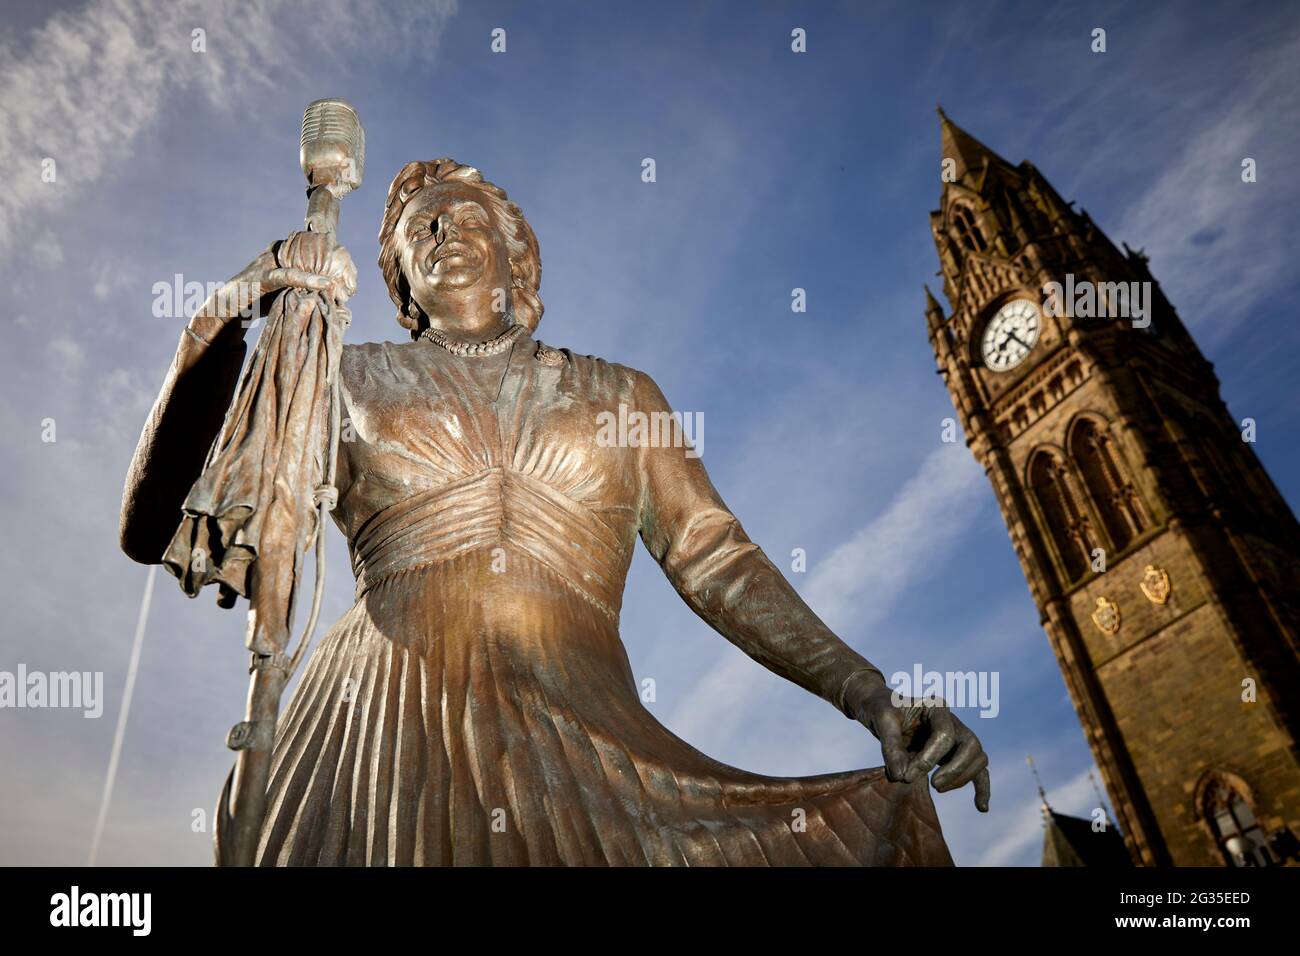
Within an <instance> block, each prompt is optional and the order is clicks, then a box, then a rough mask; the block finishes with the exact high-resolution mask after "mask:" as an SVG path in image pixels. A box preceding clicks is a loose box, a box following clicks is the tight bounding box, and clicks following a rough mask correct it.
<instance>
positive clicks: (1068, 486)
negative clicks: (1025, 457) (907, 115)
mask: <svg viewBox="0 0 1300 956" xmlns="http://www.w3.org/2000/svg"><path fill="white" fill-rule="evenodd" d="M1029 487H1030V489H1031V490H1032V491H1033V495H1034V500H1035V501H1037V503H1038V509H1039V511H1040V512H1041V513H1042V516H1043V521H1044V523H1045V524H1046V528H1045V529H1044V531H1045V532H1046V533H1047V537H1048V538H1049V539H1050V540H1051V542H1052V544H1053V546H1054V547H1055V548H1056V553H1057V555H1058V556H1059V557H1060V561H1061V565H1062V566H1063V567H1064V569H1065V575H1066V579H1067V581H1075V580H1077V579H1078V578H1080V577H1082V576H1083V573H1084V572H1085V571H1086V570H1087V569H1088V567H1089V566H1090V562H1091V559H1092V551H1093V548H1094V547H1096V540H1095V538H1094V535H1093V532H1092V528H1091V526H1090V524H1089V522H1088V515H1087V512H1086V511H1085V510H1084V508H1083V504H1082V502H1081V501H1080V500H1079V495H1078V492H1077V490H1076V489H1075V484H1074V479H1073V477H1072V476H1071V475H1070V471H1069V468H1068V467H1067V466H1066V464H1065V461H1064V460H1063V459H1062V458H1061V457H1060V456H1059V455H1056V454H1054V453H1052V452H1050V451H1046V450H1044V451H1039V452H1037V453H1035V455H1034V457H1033V460H1032V461H1031V462H1030V464H1029Z"/></svg>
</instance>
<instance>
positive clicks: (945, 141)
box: [936, 106, 1010, 179]
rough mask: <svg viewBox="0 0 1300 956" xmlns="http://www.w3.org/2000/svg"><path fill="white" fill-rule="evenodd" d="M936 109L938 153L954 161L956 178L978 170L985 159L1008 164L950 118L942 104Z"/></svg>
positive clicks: (990, 161)
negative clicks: (937, 112)
mask: <svg viewBox="0 0 1300 956" xmlns="http://www.w3.org/2000/svg"><path fill="white" fill-rule="evenodd" d="M936 109H937V110H938V111H939V154H940V155H941V156H942V157H943V158H944V159H952V160H953V161H955V162H956V164H957V168H956V171H955V172H956V175H957V178H958V179H961V177H962V176H964V175H966V173H967V172H978V171H979V170H980V169H982V168H983V166H984V161H985V160H986V159H987V160H988V161H989V163H1001V164H1002V165H1004V166H1009V165H1010V163H1008V162H1007V161H1006V160H1005V159H1003V158H1002V157H1001V156H999V155H998V154H997V153H995V152H993V150H991V149H989V148H988V147H987V146H985V145H984V144H983V143H981V142H980V141H979V140H977V139H976V138H975V137H974V136H972V135H970V133H968V132H966V131H965V130H964V129H962V128H961V127H960V126H958V125H957V124H956V123H954V122H953V121H952V120H950V119H949V118H948V114H947V113H945V112H944V111H943V107H942V106H938V107H936Z"/></svg>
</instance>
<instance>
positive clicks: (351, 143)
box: [216, 99, 366, 866]
mask: <svg viewBox="0 0 1300 956" xmlns="http://www.w3.org/2000/svg"><path fill="white" fill-rule="evenodd" d="M365 145H366V141H365V132H364V130H363V129H362V127H361V121H360V119H359V118H358V117H357V113H356V110H354V109H353V108H352V106H351V105H349V104H348V103H347V102H345V101H344V100H339V99H323V100H316V101H315V102H313V103H311V104H310V105H308V107H307V109H306V111H305V112H304V113H303V118H302V140H301V150H300V154H299V160H300V163H301V165H302V171H303V174H304V175H306V177H307V184H308V185H307V190H308V192H307V195H308V199H307V215H306V226H307V231H308V232H314V233H328V234H329V235H331V236H332V235H334V234H335V233H336V231H337V228H338V219H339V200H340V199H342V198H343V197H344V196H346V195H347V194H348V193H350V192H351V191H352V190H353V189H355V188H357V187H358V186H360V185H361V180H362V177H363V175H364V173H365ZM287 294H288V290H285V291H282V292H281V293H280V296H281V301H282V303H283V301H284V299H283V297H284V296H286V295H287ZM320 308H321V312H320V319H321V320H322V321H323V322H324V323H326V325H331V324H333V325H336V326H343V327H345V326H346V324H347V322H348V321H349V319H350V314H349V313H348V312H347V308H346V306H345V305H343V304H342V303H339V302H335V301H334V300H333V299H332V298H331V297H330V296H329V295H326V294H322V295H321V305H320ZM273 311H274V309H273ZM270 331H271V325H270V323H268V325H267V327H266V328H265V329H264V330H263V332H262V335H263V336H268V335H270ZM339 334H341V333H339ZM327 337H328V336H326V335H322V336H321V338H320V340H319V341H320V342H321V345H320V347H321V348H322V349H326V348H327V346H326V344H325V342H326V339H327ZM335 341H336V342H338V343H339V344H340V345H341V340H339V339H337V338H336V339H335ZM259 344H260V343H259ZM338 360H339V356H338V350H337V349H335V350H334V351H333V353H332V354H330V353H329V352H328V351H327V354H326V355H325V363H326V368H327V373H326V386H325V387H326V388H327V389H328V392H329V428H328V431H327V445H326V447H325V448H323V449H320V452H321V454H322V458H323V460H324V462H325V464H324V468H323V474H322V476H321V482H320V484H319V485H317V486H316V487H315V489H314V491H313V495H312V506H313V509H314V513H312V512H310V511H309V512H308V514H310V515H311V517H310V518H309V517H308V515H307V514H304V515H301V516H299V518H298V520H300V521H302V522H305V521H309V520H310V521H312V522H313V528H312V531H311V537H313V538H314V543H315V558H316V581H315V587H314V589H313V592H312V604H311V610H310V613H309V614H308V617H307V624H306V626H305V628H304V630H303V635H302V638H301V639H300V641H299V644H298V648H297V650H296V651H295V652H294V653H293V656H292V657H289V656H287V655H286V654H285V653H284V651H285V650H287V636H288V635H287V632H286V633H285V635H284V639H283V640H281V639H279V638H274V639H268V638H267V637H265V636H261V637H260V639H259V640H254V639H253V637H250V646H254V645H255V647H254V654H253V660H252V665H251V667H250V678H249V690H248V702H247V710H246V715H245V719H244V720H243V721H241V722H240V723H238V724H236V725H235V726H234V727H233V728H232V729H231V731H230V734H229V736H228V738H227V741H226V744H227V746H228V747H230V748H231V749H232V750H234V751H236V753H237V754H238V756H237V758H236V761H235V768H234V770H233V771H232V772H231V774H230V776H229V777H228V778H227V780H226V785H225V788H224V789H223V790H222V793H221V799H220V802H219V803H218V807H217V820H216V829H217V854H218V859H217V862H218V863H219V864H221V865H224V866H252V865H254V863H255V862H256V857H257V847H258V843H259V840H260V837H261V830H262V823H263V820H264V819H265V816H266V799H267V783H268V780H269V778H270V770H271V754H272V747H273V745H274V742H275V728H276V723H277V721H278V720H279V713H280V698H281V696H282V695H283V693H284V689H285V687H286V686H287V685H288V683H289V679H290V678H291V677H292V676H293V673H294V671H295V670H296V669H297V667H298V664H299V663H300V662H301V660H302V657H303V654H304V652H305V651H306V649H307V647H308V646H309V645H310V643H311V636H312V632H313V631H314V630H315V627H316V621H317V618H318V617H319V615H320V605H321V597H322V595H323V593H324V588H325V518H326V515H327V514H328V513H329V512H330V511H332V510H333V509H334V506H335V504H336V503H337V501H338V492H337V490H336V489H335V488H334V473H335V466H336V464H337V456H338V438H339V424H340V423H339V414H340V401H339V372H338ZM276 557H277V559H279V560H283V555H282V554H277V556H276ZM263 562H264V556H263V555H261V554H259V556H258V563H259V564H260V563H263ZM256 570H257V571H258V572H259V573H258V575H257V581H258V583H257V584H256V585H254V592H253V593H252V594H251V595H250V599H251V601H252V610H250V612H249V620H250V634H257V635H264V634H271V633H276V632H278V631H279V630H281V628H279V627H278V626H277V625H275V624H274V622H270V623H268V622H266V621H259V620H258V615H259V610H261V611H263V612H264V611H265V609H266V607H268V606H272V605H274V604H275V600H268V599H267V598H265V597H264V596H263V595H260V594H258V593H257V591H258V590H259V589H261V588H269V589H274V588H277V587H280V588H283V587H284V584H283V582H284V580H285V578H284V575H283V574H277V573H276V569H263V568H257V569H256ZM296 587H297V578H296V574H295V575H292V576H290V583H289V585H288V589H289V591H290V595H289V597H288V601H287V606H288V607H290V608H291V607H292V591H293V590H294V589H295V588H296ZM274 597H275V598H276V599H278V598H282V597H283V595H278V596H274ZM267 616H268V615H265V614H264V613H263V617H267ZM259 628H264V629H265V631H259V630H258V629H259ZM268 640H270V643H271V644H272V648H270V650H271V652H270V653H266V651H267V650H268V648H267V647H265V646H263V645H264V644H265V643H267V641H268Z"/></svg>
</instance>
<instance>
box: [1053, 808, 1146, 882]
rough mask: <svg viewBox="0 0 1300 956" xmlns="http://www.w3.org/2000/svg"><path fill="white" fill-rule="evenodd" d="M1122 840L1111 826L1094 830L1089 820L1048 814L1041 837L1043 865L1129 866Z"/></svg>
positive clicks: (1102, 867) (1101, 867) (1054, 813)
mask: <svg viewBox="0 0 1300 956" xmlns="http://www.w3.org/2000/svg"><path fill="white" fill-rule="evenodd" d="M1132 865H1133V861H1132V859H1131V858H1130V857H1129V855H1128V849H1127V848H1126V847H1125V846H1124V839H1123V837H1121V836H1120V835H1119V830H1118V829H1117V828H1116V827H1115V826H1114V825H1113V824H1112V825H1110V826H1107V827H1106V829H1105V830H1101V831H1094V830H1093V828H1092V821H1091V820H1081V819H1079V818H1078V817H1067V816H1066V815H1065V814H1063V813H1057V812H1055V811H1054V810H1053V811H1048V812H1047V832H1046V833H1045V834H1044V835H1043V866H1091V867H1095V868H1097V869H1107V868H1110V869H1115V868H1117V867H1128V866H1132Z"/></svg>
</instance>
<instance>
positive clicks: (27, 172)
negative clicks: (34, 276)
mask: <svg viewBox="0 0 1300 956" xmlns="http://www.w3.org/2000/svg"><path fill="white" fill-rule="evenodd" d="M455 9H456V4H455V0H436V2H433V3H400V4H390V5H384V6H377V7H371V8H370V9H369V10H368V11H366V12H365V14H364V15H362V14H360V13H359V12H358V11H357V10H356V9H355V4H353V3H349V2H346V0H315V2H307V0H278V2H277V0H264V2H260V3H246V2H241V0H174V2H169V3H159V4H151V3H145V2H142V0H91V2H90V3H88V4H86V6H85V7H83V8H81V9H79V10H76V11H75V12H73V11H67V12H60V13H55V14H54V15H52V16H51V17H50V19H49V20H48V22H46V23H45V25H44V26H42V27H41V28H39V29H38V30H36V31H35V33H34V35H32V36H21V37H13V38H10V39H9V40H8V41H7V42H6V43H5V44H4V45H3V47H0V62H3V63H4V64H5V69H4V70H3V71H2V72H0V166H3V167H4V168H5V169H6V170H8V171H9V176H8V179H7V182H6V188H5V189H4V190H2V191H0V248H4V247H5V246H7V245H9V244H10V243H11V242H13V241H14V240H15V238H17V237H18V236H19V235H20V234H21V233H22V231H23V229H22V223H23V222H24V220H25V217H26V216H27V214H28V213H30V212H31V211H32V210H33V209H40V208H48V207H50V206H53V205H55V204H57V203H59V202H65V201H67V200H68V198H69V197H70V196H71V195H83V194H84V190H85V189H87V188H88V187H90V186H93V185H94V184H95V183H97V182H98V181H99V180H100V179H101V178H102V177H104V176H105V175H108V174H110V173H111V172H112V170H113V169H114V167H115V166H117V165H118V164H120V163H122V162H124V161H126V160H128V159H129V158H130V157H131V156H132V155H133V153H134V151H135V150H136V149H137V148H138V141H139V140H140V138H141V137H142V136H143V135H145V134H146V133H147V132H148V131H150V130H151V129H153V128H154V126H155V125H156V123H157V121H158V117H159V114H160V113H161V111H162V109H163V107H164V106H165V105H166V104H167V103H168V101H169V100H172V99H174V98H175V97H176V95H177V94H179V93H182V92H186V91H190V90H192V91H196V92H198V93H199V94H200V95H201V96H202V97H203V98H204V99H205V100H206V101H207V102H208V103H210V104H211V105H212V106H214V107H218V108H223V109H229V108H231V107H232V106H234V105H235V104H240V103H245V102H247V100H248V97H249V93H250V92H251V91H252V90H253V89H255V88H259V87H260V88H271V87H272V85H273V81H274V79H275V78H276V77H277V76H283V75H285V74H292V73H293V72H295V70H297V69H298V67H297V66H296V65H295V64H296V63H297V61H296V59H295V58H296V57H298V56H303V55H318V54H320V53H321V52H323V51H329V54H330V55H331V56H335V57H338V59H339V62H340V65H341V68H342V66H343V65H344V64H346V59H345V58H344V57H343V56H341V55H340V54H341V53H342V52H343V51H344V50H347V49H350V48H353V47H354V46H355V45H357V44H362V43H365V42H368V41H370V42H378V41H379V40H380V39H381V38H382V42H384V43H385V44H386V45H387V46H388V47H389V48H390V49H391V50H392V51H393V52H395V53H396V52H401V51H404V50H408V49H410V48H411V47H412V46H413V45H414V44H417V43H418V44H420V45H421V46H422V48H423V49H424V50H425V51H426V52H428V51H430V50H431V49H432V48H433V47H434V46H435V45H436V43H437V39H438V36H439V34H440V33H441V30H442V27H443V25H444V23H445V21H446V20H447V18H448V17H449V16H450V15H451V14H452V13H454V12H455ZM196 30H199V31H203V35H202V37H201V41H202V44H203V49H202V50H197V49H195V47H196V46H197V45H198V39H196V36H195V32H194V31H196ZM286 41H291V42H286ZM196 64H197V68H196ZM46 159H51V160H53V161H54V176H55V178H54V181H53V182H48V181H46V178H47V177H45V176H44V175H43V173H44V171H45V170H44V167H43V161H44V160H46Z"/></svg>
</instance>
